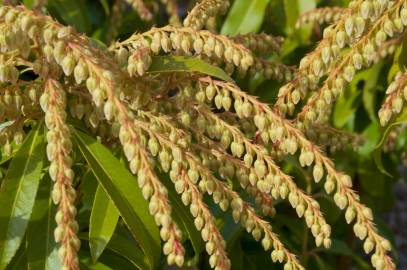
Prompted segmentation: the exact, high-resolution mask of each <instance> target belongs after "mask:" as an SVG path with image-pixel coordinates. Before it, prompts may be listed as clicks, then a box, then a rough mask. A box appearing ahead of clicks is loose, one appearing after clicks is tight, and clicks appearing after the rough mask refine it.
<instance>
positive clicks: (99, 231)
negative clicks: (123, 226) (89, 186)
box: [89, 185, 119, 261]
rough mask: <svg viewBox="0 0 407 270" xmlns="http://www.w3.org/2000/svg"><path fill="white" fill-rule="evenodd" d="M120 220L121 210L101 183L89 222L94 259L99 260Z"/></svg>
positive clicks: (91, 249)
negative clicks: (119, 210)
mask: <svg viewBox="0 0 407 270" xmlns="http://www.w3.org/2000/svg"><path fill="white" fill-rule="evenodd" d="M118 220H119V212H118V211H117V208H116V206H115V205H114V204H113V202H112V201H111V200H110V198H109V197H108V196H107V194H106V192H105V191H104V190H103V188H102V187H101V186H100V185H99V186H98V188H97V190H96V194H95V200H94V202H93V207H92V214H91V216H90V223H89V239H90V241H89V244H90V252H91V254H92V258H93V260H94V261H97V259H98V258H99V256H100V254H102V252H103V250H104V249H105V247H106V245H107V243H108V242H109V241H110V238H111V237H112V235H113V232H114V229H115V228H116V224H117V221H118Z"/></svg>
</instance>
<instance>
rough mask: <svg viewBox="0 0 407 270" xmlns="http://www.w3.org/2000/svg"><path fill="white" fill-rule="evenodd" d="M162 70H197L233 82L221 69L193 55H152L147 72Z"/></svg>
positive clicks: (159, 71)
mask: <svg viewBox="0 0 407 270" xmlns="http://www.w3.org/2000/svg"><path fill="white" fill-rule="evenodd" d="M163 72H199V73H203V74H206V75H210V76H212V77H216V78H218V79H221V80H224V81H228V82H233V80H232V79H231V78H230V77H229V76H228V75H227V74H226V73H225V72H224V71H223V70H222V69H220V68H218V67H215V66H212V65H210V64H208V63H207V62H205V61H203V60H201V59H198V58H195V57H185V56H154V57H153V61H152V63H151V66H150V68H149V69H148V71H147V73H163Z"/></svg>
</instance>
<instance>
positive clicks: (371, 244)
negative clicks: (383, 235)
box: [363, 238, 375, 254]
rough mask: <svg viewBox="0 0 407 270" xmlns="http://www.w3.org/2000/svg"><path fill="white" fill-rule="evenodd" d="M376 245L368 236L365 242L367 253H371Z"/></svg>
mask: <svg viewBox="0 0 407 270" xmlns="http://www.w3.org/2000/svg"><path fill="white" fill-rule="evenodd" d="M374 246H375V243H374V242H373V241H372V240H371V239H370V238H367V239H366V240H365V242H364V243H363V249H364V251H365V252H366V254H369V253H370V252H371V251H372V250H373V248H374Z"/></svg>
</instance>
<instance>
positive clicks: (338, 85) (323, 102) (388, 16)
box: [298, 1, 407, 123]
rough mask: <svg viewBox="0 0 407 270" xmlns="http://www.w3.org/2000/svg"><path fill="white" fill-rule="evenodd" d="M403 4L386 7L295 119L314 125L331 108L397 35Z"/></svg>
mask: <svg viewBox="0 0 407 270" xmlns="http://www.w3.org/2000/svg"><path fill="white" fill-rule="evenodd" d="M406 3H407V2H406V1H398V2H396V3H394V4H393V5H392V6H390V7H389V8H388V9H387V10H386V11H385V12H384V14H383V16H381V17H380V18H379V19H377V20H376V21H375V23H374V24H373V25H372V27H371V28H370V29H369V33H368V34H367V35H365V36H363V37H362V38H361V39H360V40H359V41H357V42H356V43H354V44H353V45H352V48H351V50H350V51H348V52H346V53H345V54H344V55H343V57H342V58H341V59H340V61H339V62H338V63H337V65H336V67H335V68H334V69H332V70H331V72H330V74H329V76H328V78H326V79H325V81H324V84H323V85H322V87H321V88H320V89H319V90H318V91H317V92H315V93H314V94H313V95H312V96H311V97H310V98H309V99H308V101H307V104H306V105H305V106H304V107H303V109H302V111H301V113H299V114H298V118H299V119H300V120H301V121H305V122H306V123H312V122H314V121H318V118H319V117H320V116H321V115H323V114H324V112H325V111H326V110H327V109H329V107H330V106H331V104H332V103H333V102H334V101H335V100H336V98H337V97H338V96H339V95H340V94H341V93H342V91H343V90H344V88H345V86H346V85H347V83H349V82H350V81H352V80H353V77H354V76H355V73H356V71H358V70H360V69H362V68H365V67H369V66H370V65H372V64H373V63H374V60H375V58H376V57H377V54H376V52H377V50H379V48H381V46H383V45H384V43H385V41H386V39H387V38H389V37H390V38H391V37H394V36H397V35H399V34H400V33H402V32H403V30H404V27H405V26H406V25H407V7H406V6H405V5H406Z"/></svg>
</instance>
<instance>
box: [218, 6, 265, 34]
mask: <svg viewBox="0 0 407 270" xmlns="http://www.w3.org/2000/svg"><path fill="white" fill-rule="evenodd" d="M268 3H269V0H250V1H247V0H236V1H234V2H233V5H232V7H231V9H230V11H229V14H228V15H227V18H226V20H225V22H224V23H223V26H222V30H221V34H222V35H232V36H234V35H237V34H247V33H253V32H257V31H259V29H260V27H261V24H262V23H263V19H264V14H265V11H266V7H267V5H268Z"/></svg>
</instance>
